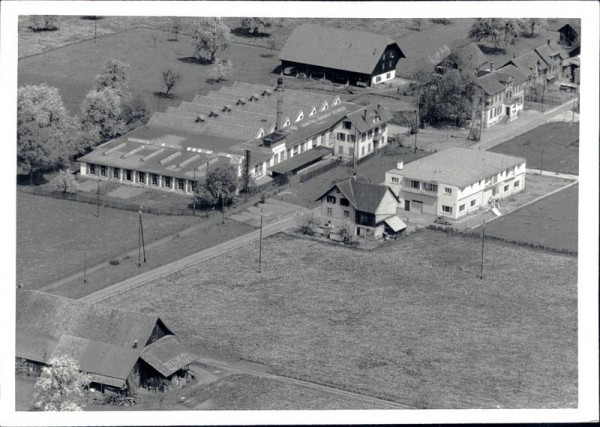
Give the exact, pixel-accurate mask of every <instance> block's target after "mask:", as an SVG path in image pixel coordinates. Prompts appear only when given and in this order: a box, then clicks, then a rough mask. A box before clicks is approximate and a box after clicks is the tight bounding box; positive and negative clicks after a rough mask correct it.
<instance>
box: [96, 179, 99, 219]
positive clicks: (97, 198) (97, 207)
mask: <svg viewBox="0 0 600 427" xmlns="http://www.w3.org/2000/svg"><path fill="white" fill-rule="evenodd" d="M96 216H97V217H98V218H100V177H98V188H97V190H96Z"/></svg>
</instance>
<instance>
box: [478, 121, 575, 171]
mask: <svg viewBox="0 0 600 427" xmlns="http://www.w3.org/2000/svg"><path fill="white" fill-rule="evenodd" d="M542 150H543V153H542ZM490 151H495V152H497V153H504V154H508V155H513V156H520V157H524V158H526V159H527V168H530V169H539V168H540V166H541V167H542V168H543V169H544V170H548V171H553V172H562V173H570V174H575V175H577V174H579V124H578V123H575V124H574V125H573V127H571V124H570V123H566V122H554V123H547V124H544V125H542V126H539V127H537V128H535V129H532V130H530V131H529V132H525V133H523V134H521V135H519V136H516V137H515V138H513V139H511V140H508V141H506V142H503V143H502V144H500V145H496V146H495V147H493V148H490Z"/></svg>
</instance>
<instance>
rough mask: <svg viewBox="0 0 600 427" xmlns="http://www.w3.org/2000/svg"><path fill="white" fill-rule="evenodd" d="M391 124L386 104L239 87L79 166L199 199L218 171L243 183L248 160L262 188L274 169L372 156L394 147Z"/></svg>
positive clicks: (159, 115)
mask: <svg viewBox="0 0 600 427" xmlns="http://www.w3.org/2000/svg"><path fill="white" fill-rule="evenodd" d="M389 120H391V114H390V113H389V112H388V111H387V110H386V109H385V108H384V107H381V106H378V105H368V106H361V105H358V104H352V103H348V102H343V101H342V100H341V99H340V97H339V95H336V94H333V95H321V94H317V93H312V92H303V91H298V90H285V91H284V90H283V80H282V79H280V82H278V86H277V87H271V86H265V85H256V84H249V83H240V82H235V83H234V84H233V85H232V86H223V87H222V88H221V89H220V90H219V91H218V92H209V93H208V94H207V95H202V96H196V97H195V98H194V100H193V101H192V102H183V103H181V104H180V105H179V106H178V107H169V108H168V109H167V110H166V111H165V112H156V113H154V115H153V116H152V118H151V119H150V121H149V122H148V123H147V124H146V125H145V126H141V127H139V128H137V129H135V130H133V131H132V132H130V133H128V134H126V135H123V136H121V137H119V138H117V139H114V140H112V141H109V142H107V143H105V144H102V145H99V146H98V147H96V148H95V149H94V151H92V152H90V153H88V154H86V155H84V156H83V157H81V158H80V159H79V162H80V164H81V167H80V173H81V175H82V176H84V177H94V178H97V179H101V180H108V181H115V182H119V183H124V184H129V185H134V186H141V187H145V188H153V189H160V190H166V191H173V192H179V193H183V194H192V193H193V191H194V186H195V183H196V182H197V180H199V179H201V178H203V177H205V176H206V174H207V173H208V172H209V171H210V170H211V169H213V168H216V167H219V166H221V167H230V168H233V169H234V171H235V173H236V174H237V176H238V177H241V176H242V172H243V167H244V166H243V165H244V162H245V159H246V156H247V157H248V158H249V161H248V164H249V165H250V174H251V176H252V177H253V178H254V179H255V180H256V183H257V184H261V183H263V182H266V181H268V180H270V179H271V178H270V177H269V175H271V174H272V173H271V170H272V169H273V168H275V169H273V170H278V171H279V172H281V171H284V172H285V173H296V172H298V171H300V170H301V169H303V168H305V167H307V166H310V165H311V164H313V163H314V162H315V161H319V160H321V159H322V158H323V157H327V156H331V155H333V154H335V155H338V156H341V157H344V158H346V159H353V158H354V156H356V158H360V157H364V156H365V155H368V154H369V153H371V152H373V151H374V150H375V149H377V148H379V147H382V146H384V145H386V144H387V127H386V123H387V122H388V121H389ZM355 141H356V142H355ZM317 147H319V150H315V151H313V150H312V149H313V148H317ZM292 159H293V161H292ZM286 162H287V163H286Z"/></svg>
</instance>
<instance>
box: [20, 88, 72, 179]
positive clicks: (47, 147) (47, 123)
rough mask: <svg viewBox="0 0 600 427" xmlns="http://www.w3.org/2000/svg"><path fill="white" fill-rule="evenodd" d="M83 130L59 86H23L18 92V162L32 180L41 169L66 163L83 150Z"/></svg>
mask: <svg viewBox="0 0 600 427" xmlns="http://www.w3.org/2000/svg"><path fill="white" fill-rule="evenodd" d="M80 137H81V131H80V129H79V127H78V126H77V123H76V121H75V120H74V119H73V117H71V116H70V115H69V113H68V112H67V109H66V108H65V106H64V104H63V101H62V98H61V96H60V94H59V92H58V89H56V88H54V87H49V86H46V85H45V84H42V85H39V86H33V85H32V86H23V87H20V88H19V90H18V94H17V163H18V165H19V166H20V167H21V168H23V169H24V170H25V171H27V172H28V173H29V178H30V183H31V184H33V178H34V175H35V174H36V173H38V172H40V171H42V170H45V169H50V168H53V167H55V166H59V165H61V164H64V163H65V162H66V161H67V159H68V157H69V156H70V155H72V154H76V153H78V152H79V151H81V149H82V147H81V145H80V144H81V139H80Z"/></svg>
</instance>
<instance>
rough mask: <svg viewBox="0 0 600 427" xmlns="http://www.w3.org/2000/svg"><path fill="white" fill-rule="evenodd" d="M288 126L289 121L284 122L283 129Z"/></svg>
mask: <svg viewBox="0 0 600 427" xmlns="http://www.w3.org/2000/svg"><path fill="white" fill-rule="evenodd" d="M289 125H290V119H287V120H286V121H285V123H283V127H286V126H289Z"/></svg>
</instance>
